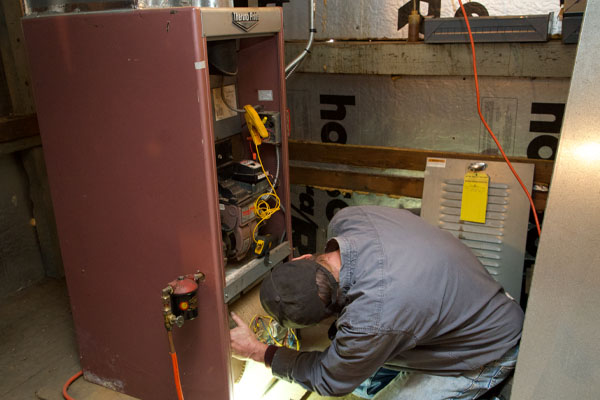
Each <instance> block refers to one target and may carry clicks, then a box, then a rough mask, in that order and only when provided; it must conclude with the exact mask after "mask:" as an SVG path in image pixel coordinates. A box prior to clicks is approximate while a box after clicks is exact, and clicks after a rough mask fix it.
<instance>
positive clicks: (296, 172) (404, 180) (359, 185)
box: [290, 166, 548, 211]
mask: <svg viewBox="0 0 600 400" xmlns="http://www.w3.org/2000/svg"><path fill="white" fill-rule="evenodd" d="M290 182H291V183H292V184H294V185H306V186H315V187H320V188H323V189H326V190H341V191H349V192H367V193H380V194H385V195H391V196H406V197H415V198H419V199H420V198H421V197H422V196H423V178H410V177H397V176H384V175H374V174H367V173H360V172H346V171H334V170H324V169H319V168H312V167H297V166H291V167H290ZM547 197H548V193H547V192H534V193H533V202H534V204H535V208H536V210H537V211H543V210H544V209H545V208H546V200H547Z"/></svg>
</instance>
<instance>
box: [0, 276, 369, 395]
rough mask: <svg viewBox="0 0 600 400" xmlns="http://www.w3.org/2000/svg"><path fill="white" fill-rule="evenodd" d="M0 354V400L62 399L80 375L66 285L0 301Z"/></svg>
mask: <svg viewBox="0 0 600 400" xmlns="http://www.w3.org/2000/svg"><path fill="white" fill-rule="evenodd" d="M0 354H1V357H0V398H2V399H19V400H21V399H22V400H30V399H41V400H62V399H63V397H62V387H63V385H64V384H65V382H66V381H67V380H68V379H69V378H70V377H71V376H73V375H74V374H75V373H77V372H78V371H79V370H80V369H81V368H80V366H79V355H78V352H77V344H76V341H75V332H74V329H73V319H72V316H71V308H70V306H69V298H68V295H67V289H66V284H65V282H64V280H56V279H45V280H43V281H42V282H40V283H38V284H35V285H33V286H31V287H29V288H26V289H24V290H21V291H19V292H17V293H15V294H13V295H11V296H9V297H8V298H5V299H3V300H2V301H0ZM269 392H270V396H268V397H273V396H275V397H277V398H280V397H281V395H283V393H285V396H284V397H285V398H286V400H287V398H289V399H290V400H309V399H310V400H327V399H333V398H330V397H321V396H318V395H316V394H314V393H310V392H307V391H306V390H304V389H302V388H300V386H298V385H294V384H290V383H287V382H283V381H278V383H277V384H276V385H275V386H274V387H273V388H272V389H271V390H270V391H269ZM280 394H281V395H280ZM69 395H70V396H72V397H73V398H75V399H79V400H83V399H85V400H135V399H134V398H133V397H130V396H126V395H124V394H121V393H117V392H114V391H112V390H109V389H106V388H104V387H101V386H98V385H95V384H92V383H89V382H87V381H85V380H84V379H78V380H77V381H75V383H73V384H72V385H71V387H70V388H69ZM281 398H283V397H281ZM335 399H340V398H339V397H337V398H335ZM343 399H347V400H357V399H358V398H357V397H354V396H347V397H344V398H343Z"/></svg>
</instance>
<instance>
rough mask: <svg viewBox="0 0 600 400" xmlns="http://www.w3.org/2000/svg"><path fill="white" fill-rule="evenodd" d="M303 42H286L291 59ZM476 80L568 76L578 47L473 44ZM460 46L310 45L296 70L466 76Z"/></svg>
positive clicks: (465, 49) (464, 49)
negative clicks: (481, 77) (475, 59)
mask: <svg viewBox="0 0 600 400" xmlns="http://www.w3.org/2000/svg"><path fill="white" fill-rule="evenodd" d="M304 46H305V43H296V42H287V43H286V45H285V51H286V59H287V60H288V62H289V60H291V59H292V58H293V57H295V56H296V55H297V54H299V53H300V52H301V51H302V50H303V49H304ZM475 49H476V51H477V66H478V68H477V72H478V74H479V75H480V76H508V77H528V78H570V77H571V73H572V71H573V65H574V64H575V54H576V52H577V46H573V45H565V44H563V43H562V42H561V41H560V40H552V41H550V42H547V43H477V44H476V45H475ZM471 57H472V56H471V50H470V47H469V46H468V45H467V44H465V43H457V44H454V43H453V44H426V43H424V42H420V43H407V42H405V41H373V42H359V41H337V42H333V43H328V42H315V43H314V44H313V47H312V49H311V54H309V55H308V56H307V57H306V58H305V60H304V61H303V63H302V64H301V65H300V67H299V68H298V71H299V72H313V73H328V74H330V73H333V74H368V75H421V76H423V75H425V76H470V75H473V66H472V61H471V60H472V58H471Z"/></svg>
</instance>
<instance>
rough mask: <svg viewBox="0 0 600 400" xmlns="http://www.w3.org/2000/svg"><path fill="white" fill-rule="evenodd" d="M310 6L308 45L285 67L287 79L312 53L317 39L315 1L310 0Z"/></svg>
mask: <svg viewBox="0 0 600 400" xmlns="http://www.w3.org/2000/svg"><path fill="white" fill-rule="evenodd" d="M308 5H309V9H308V16H309V28H308V32H309V36H308V42H307V43H306V47H305V48H304V50H302V53H300V54H299V55H298V57H296V58H295V59H294V60H293V61H292V62H290V63H289V64H288V65H287V66H286V67H285V79H288V78H289V77H290V76H291V75H292V74H293V73H294V71H295V70H296V68H297V67H298V65H299V64H300V61H302V60H303V59H304V57H306V55H307V54H308V53H310V48H311V46H312V43H313V40H314V38H315V32H316V31H317V30H316V29H315V12H316V9H317V6H316V3H315V0H308Z"/></svg>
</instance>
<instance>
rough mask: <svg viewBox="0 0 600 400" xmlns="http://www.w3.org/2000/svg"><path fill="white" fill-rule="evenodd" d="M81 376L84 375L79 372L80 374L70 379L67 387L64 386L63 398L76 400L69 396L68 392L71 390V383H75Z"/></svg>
mask: <svg viewBox="0 0 600 400" xmlns="http://www.w3.org/2000/svg"><path fill="white" fill-rule="evenodd" d="M81 375H83V371H79V372H78V373H76V374H75V375H73V376H72V377H70V378H69V380H68V381H67V382H66V383H65V385H64V386H63V393H62V394H63V397H64V398H65V399H66V400H75V399H74V398H72V397H71V396H69V395H68V394H67V390H68V389H69V386H71V383H73V382H75V381H76V380H77V379H78V378H79V377H80V376H81Z"/></svg>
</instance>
